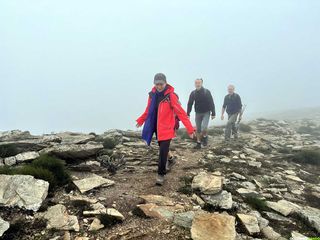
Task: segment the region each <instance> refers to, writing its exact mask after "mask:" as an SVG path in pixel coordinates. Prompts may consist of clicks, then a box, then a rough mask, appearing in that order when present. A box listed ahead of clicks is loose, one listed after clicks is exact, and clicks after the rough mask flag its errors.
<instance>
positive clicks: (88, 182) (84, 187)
mask: <svg viewBox="0 0 320 240" xmlns="http://www.w3.org/2000/svg"><path fill="white" fill-rule="evenodd" d="M73 183H74V184H75V185H76V186H77V187H78V189H79V190H80V192H81V193H85V192H87V191H90V190H92V189H94V188H97V187H100V186H112V185H114V183H115V182H114V181H112V180H109V179H106V178H103V177H101V176H99V175H96V174H91V175H90V176H89V177H86V178H83V179H80V180H74V181H73Z"/></svg>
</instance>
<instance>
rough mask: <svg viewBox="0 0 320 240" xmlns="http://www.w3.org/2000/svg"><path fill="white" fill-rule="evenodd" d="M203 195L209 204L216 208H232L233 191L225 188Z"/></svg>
mask: <svg viewBox="0 0 320 240" xmlns="http://www.w3.org/2000/svg"><path fill="white" fill-rule="evenodd" d="M201 197H202V199H203V200H204V201H205V202H206V203H207V204H208V205H210V206H212V207H214V208H220V209H225V210H228V209H231V208H232V204H233V201H232V195H231V193H229V192H227V191H225V190H223V191H222V192H220V193H217V194H214V195H202V196H201Z"/></svg>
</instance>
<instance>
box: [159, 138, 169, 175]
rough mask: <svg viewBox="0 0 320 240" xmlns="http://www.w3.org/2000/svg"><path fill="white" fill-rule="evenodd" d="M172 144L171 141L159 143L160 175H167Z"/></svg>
mask: <svg viewBox="0 0 320 240" xmlns="http://www.w3.org/2000/svg"><path fill="white" fill-rule="evenodd" d="M170 142H171V139H169V140H164V141H159V142H158V144H159V163H158V174H159V175H165V174H166V165H167V160H168V153H169V147H170Z"/></svg>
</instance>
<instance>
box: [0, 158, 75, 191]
mask: <svg viewBox="0 0 320 240" xmlns="http://www.w3.org/2000/svg"><path fill="white" fill-rule="evenodd" d="M0 174H6V175H31V176H33V177H35V178H36V179H42V180H45V181H47V182H49V185H50V187H49V188H50V191H52V190H54V189H56V188H57V187H59V186H63V185H65V184H67V183H70V181H71V177H70V174H69V173H68V171H67V170H66V167H65V165H64V162H63V161H62V160H60V159H58V158H55V157H52V156H48V155H41V156H40V157H39V158H37V159H35V160H34V161H33V162H32V163H30V164H28V165H22V166H17V167H9V166H3V167H0Z"/></svg>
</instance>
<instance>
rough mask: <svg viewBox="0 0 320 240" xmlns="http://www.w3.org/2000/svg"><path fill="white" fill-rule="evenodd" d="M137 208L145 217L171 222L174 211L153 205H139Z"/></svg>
mask: <svg viewBox="0 0 320 240" xmlns="http://www.w3.org/2000/svg"><path fill="white" fill-rule="evenodd" d="M137 208H138V209H139V210H140V211H141V212H142V213H143V215H144V216H145V217H149V218H158V219H162V220H167V221H172V220H173V216H174V211H173V210H172V209H170V208H168V207H165V206H158V205H156V204H154V203H146V204H139V205H137Z"/></svg>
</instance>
